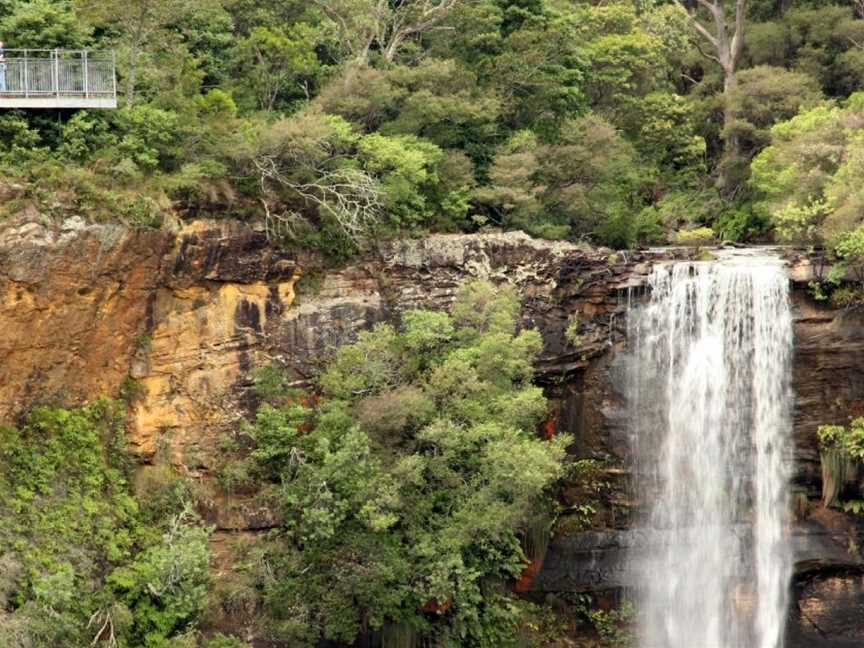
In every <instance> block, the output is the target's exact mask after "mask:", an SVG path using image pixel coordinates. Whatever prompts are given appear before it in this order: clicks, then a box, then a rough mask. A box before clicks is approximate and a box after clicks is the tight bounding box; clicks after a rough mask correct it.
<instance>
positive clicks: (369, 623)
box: [253, 281, 567, 646]
mask: <svg viewBox="0 0 864 648" xmlns="http://www.w3.org/2000/svg"><path fill="white" fill-rule="evenodd" d="M518 311H519V302H518V300H517V299H516V296H515V294H514V292H513V291H512V290H510V289H508V288H506V287H496V286H493V285H492V284H490V283H487V282H483V281H475V282H469V283H466V284H464V285H462V286H461V287H460V288H459V290H458V292H457V297H456V303H455V304H454V306H453V310H452V313H451V314H447V313H441V312H431V311H413V312H408V313H405V314H404V317H403V326H402V328H401V329H399V330H397V329H395V328H394V327H392V326H390V325H387V324H380V325H378V326H377V327H376V328H374V329H373V330H371V331H368V332H364V333H361V334H360V336H359V338H358V340H357V342H356V343H354V344H351V345H347V346H345V347H343V348H342V349H340V350H339V352H338V353H337V355H336V357H335V358H334V359H333V360H332V361H331V362H330V364H329V367H328V368H327V370H326V372H325V373H324V375H323V376H322V378H321V385H320V386H321V391H322V394H321V395H322V400H321V401H320V403H319V405H318V406H316V407H314V408H307V409H306V410H305V415H302V414H301V415H299V416H298V414H300V412H302V408H300V407H298V406H297V405H293V406H289V407H288V408H286V409H284V410H281V411H282V412H284V415H282V414H280V410H276V409H274V408H272V407H270V406H265V407H263V408H262V409H261V410H259V413H258V417H257V422H256V424H255V425H254V426H253V436H254V438H255V441H256V445H257V448H256V450H255V453H256V455H257V456H259V457H261V458H262V459H263V460H264V461H265V463H264V467H265V468H266V470H267V474H268V475H270V477H271V478H272V479H274V481H275V482H277V483H279V484H280V490H279V493H280V495H279V497H280V502H281V504H282V509H283V512H284V520H285V522H284V525H283V527H282V529H281V530H280V532H279V533H278V535H276V536H274V538H273V539H274V542H272V543H271V544H270V545H269V546H268V547H267V549H266V553H265V557H264V561H265V562H266V564H267V565H268V569H269V570H272V571H268V573H267V574H265V575H264V576H265V578H264V588H265V597H266V600H267V602H268V604H269V605H268V610H269V612H270V614H271V615H272V616H273V617H274V618H273V624H272V625H273V627H274V628H279V630H280V635H281V636H280V637H279V639H281V640H282V641H286V642H288V643H290V644H291V645H296V646H302V645H314V642H315V641H316V640H317V639H318V638H319V637H320V635H321V634H323V635H324V637H326V638H330V639H336V640H340V641H344V642H349V643H350V642H352V641H354V639H355V638H356V637H357V636H358V634H361V633H363V632H368V631H369V630H372V629H380V630H382V631H383V633H384V635H385V645H405V644H403V643H399V644H391V643H390V642H389V641H388V637H390V636H393V635H400V636H403V637H406V636H407V637H409V638H414V639H416V638H417V637H418V635H419V636H428V637H430V638H437V639H440V640H443V643H444V644H445V645H463V646H467V645H490V646H491V645H494V646H515V645H517V643H518V638H517V633H516V631H515V628H514V625H515V622H516V618H515V614H514V601H513V599H512V598H511V596H510V595H509V594H508V593H507V590H506V588H504V587H495V586H493V585H492V583H493V582H500V583H502V584H503V583H504V582H506V581H508V580H513V579H514V578H515V577H516V576H518V574H519V573H520V572H521V571H522V569H523V568H524V565H525V563H526V560H525V554H524V552H523V550H522V549H521V548H520V542H519V530H520V528H525V525H526V524H527V522H528V521H529V520H530V519H532V518H533V516H534V515H536V511H537V509H538V507H540V508H541V509H542V508H543V506H544V505H543V504H542V497H543V495H544V493H545V491H546V489H548V488H549V487H550V485H552V483H553V482H554V481H555V480H556V479H557V478H558V477H559V476H560V475H561V474H562V468H563V467H562V463H561V462H562V459H563V456H564V447H565V444H566V442H567V439H566V438H557V439H553V440H552V441H544V440H542V439H541V438H540V437H539V435H538V434H537V431H536V428H537V425H538V424H539V422H540V421H541V420H542V419H543V417H544V415H545V413H546V409H547V403H546V400H545V398H544V397H543V395H542V392H541V390H540V389H539V388H537V387H535V386H533V385H532V384H531V378H532V374H533V367H532V363H533V361H534V359H535V357H536V355H537V353H538V352H539V351H540V347H541V339H540V336H539V334H538V333H537V332H536V331H532V330H522V331H519V332H517V326H516V322H517V316H518ZM433 618H434V619H436V621H433V620H432V619H433ZM448 640H449V641H448ZM407 645H412V644H411V642H408V644H407Z"/></svg>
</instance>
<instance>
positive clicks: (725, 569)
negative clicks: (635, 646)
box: [627, 258, 792, 648]
mask: <svg viewBox="0 0 864 648" xmlns="http://www.w3.org/2000/svg"><path fill="white" fill-rule="evenodd" d="M628 327H629V329H630V330H629V339H630V344H631V345H632V356H631V362H630V363H629V367H630V369H629V371H628V378H627V379H628V391H629V394H628V396H629V402H630V403H631V406H632V414H631V428H630V429H631V433H632V440H633V443H634V446H635V447H634V455H635V456H636V457H638V459H637V465H636V466H634V475H635V482H636V484H635V485H636V493H637V495H638V497H639V498H640V499H641V501H642V502H643V504H644V505H645V509H646V510H647V513H646V519H645V520H644V522H643V524H644V527H643V528H645V529H646V537H647V538H648V541H647V542H646V545H645V546H644V547H643V549H641V550H640V551H639V552H638V553H637V555H636V556H635V557H634V559H633V560H634V568H635V571H636V572H637V573H638V574H639V581H640V582H639V587H638V588H637V592H638V594H637V596H638V599H637V610H639V613H640V618H639V632H640V644H639V645H640V647H641V648H781V647H782V645H783V630H784V625H785V618H786V609H787V606H788V584H789V578H790V575H791V564H792V560H791V552H790V548H789V543H788V538H787V530H788V520H787V515H788V502H787V492H788V480H789V461H788V457H789V444H790V439H789V435H790V427H791V424H790V411H791V401H792V396H791V389H790V385H789V373H790V370H791V368H790V362H791V356H792V319H791V313H790V306H789V298H788V279H787V277H786V274H785V272H784V269H783V267H782V265H781V264H780V263H779V262H778V261H777V260H774V259H770V258H762V259H760V258H745V259H735V258H733V259H730V260H726V261H720V262H705V263H675V264H670V265H665V266H658V267H656V268H655V269H654V271H653V274H652V276H651V277H650V295H649V296H648V297H647V298H646V301H645V302H644V303H642V304H640V305H634V306H633V308H632V309H631V316H630V319H629V324H628Z"/></svg>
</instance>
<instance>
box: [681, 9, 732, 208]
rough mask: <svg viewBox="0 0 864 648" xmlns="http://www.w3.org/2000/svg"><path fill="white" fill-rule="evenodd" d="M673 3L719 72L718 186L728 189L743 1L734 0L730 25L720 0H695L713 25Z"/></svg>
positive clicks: (705, 54)
mask: <svg viewBox="0 0 864 648" xmlns="http://www.w3.org/2000/svg"><path fill="white" fill-rule="evenodd" d="M673 1H674V2H675V4H676V5H677V6H678V7H679V8H680V9H681V11H683V12H685V13H686V14H687V15H688V16H689V17H690V22H691V24H692V25H693V28H694V29H695V30H696V31H697V33H698V34H699V35H700V36H701V37H702V38H704V39H705V40H706V41H708V43H709V44H710V45H711V48H712V49H713V53H711V52H707V51H705V50H703V49H702V48H700V50H699V51H700V52H701V53H702V55H703V56H705V58H708V59H710V60H712V61H714V62H715V63H717V64H718V65H719V66H720V68H721V69H722V71H723V94H724V98H725V103H724V111H723V138H724V141H725V151H724V153H725V157H726V159H725V160H724V164H723V166H722V167H721V173H720V176H719V177H718V184H719V186H720V187H721V188H723V189H725V190H727V191H729V190H732V189H734V187H730V186H729V184H730V183H729V182H728V180H729V174H728V171H729V169H730V167H731V166H734V165H735V164H737V163H738V161H739V157H740V140H739V137H738V134H737V132H736V130H735V128H734V122H735V120H736V118H737V114H736V112H735V107H734V104H733V102H732V101H730V100H729V99H730V96H731V93H732V92H733V91H734V90H735V87H736V85H737V76H736V75H737V72H738V63H739V61H740V59H741V52H742V51H743V50H744V29H745V20H746V12H747V0H735V16H734V21H733V23H732V25H729V24H728V22H727V16H726V6H725V5H724V2H723V0H697V2H698V5H699V6H701V7H702V8H703V9H705V10H707V11H708V13H709V15H710V17H711V19H713V22H714V25H713V27H706V26H705V25H704V24H702V22H701V20H700V18H699V17H698V16H697V15H696V14H695V13H694V12H691V11H689V10H688V9H687V8H686V7H685V5H684V3H683V2H682V0H673Z"/></svg>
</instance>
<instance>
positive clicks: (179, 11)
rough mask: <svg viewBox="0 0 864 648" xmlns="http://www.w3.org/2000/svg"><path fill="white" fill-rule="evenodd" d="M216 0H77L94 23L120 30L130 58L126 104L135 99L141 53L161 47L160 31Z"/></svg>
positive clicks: (128, 62)
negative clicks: (199, 7) (199, 6)
mask: <svg viewBox="0 0 864 648" xmlns="http://www.w3.org/2000/svg"><path fill="white" fill-rule="evenodd" d="M211 1H212V0H191V1H190V0H77V3H78V8H79V10H80V11H81V13H82V15H84V16H86V17H87V19H88V20H90V21H91V22H93V24H94V25H97V26H100V27H107V28H109V29H112V30H116V32H117V33H118V37H119V41H120V43H121V44H122V45H123V48H124V51H125V54H126V58H127V66H128V69H127V73H126V104H127V105H129V106H132V105H133V104H134V103H135V90H136V83H137V79H138V73H139V64H140V61H141V56H142V54H144V53H145V52H147V51H148V50H149V51H154V50H155V49H157V48H158V44H159V41H160V40H161V39H160V32H161V31H162V30H164V29H165V28H166V27H167V26H169V25H171V24H172V23H173V22H175V21H177V20H179V19H180V18H182V17H183V16H185V15H188V14H190V13H193V12H195V11H196V9H197V8H198V5H200V4H202V3H210V2H211Z"/></svg>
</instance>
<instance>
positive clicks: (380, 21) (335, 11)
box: [315, 0, 459, 65]
mask: <svg viewBox="0 0 864 648" xmlns="http://www.w3.org/2000/svg"><path fill="white" fill-rule="evenodd" d="M315 2H316V4H317V5H318V6H319V7H320V8H321V10H322V11H323V12H324V13H325V14H326V15H327V16H328V17H329V18H330V19H331V20H332V21H333V22H334V24H335V25H336V29H337V30H338V32H339V36H340V40H341V42H342V45H343V47H344V48H345V49H346V50H347V51H348V52H349V54H350V55H351V56H352V57H353V58H354V60H355V62H356V63H358V64H360V65H365V64H366V63H367V61H368V60H369V52H370V51H371V50H372V48H373V47H377V49H378V50H379V51H380V53H381V56H382V57H383V59H384V60H385V61H386V62H388V63H391V62H393V60H395V58H396V55H397V54H398V53H399V50H400V48H401V47H402V46H403V45H404V44H405V43H406V41H408V40H409V39H411V38H416V37H419V36H422V35H423V34H426V33H429V32H432V31H437V30H440V29H450V27H446V26H444V25H442V24H441V23H442V21H443V20H444V18H446V17H447V15H448V14H449V13H450V12H451V11H452V10H453V8H454V7H455V6H457V4H458V3H459V0H404V1H403V2H397V3H391V2H388V1H387V0H315Z"/></svg>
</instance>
